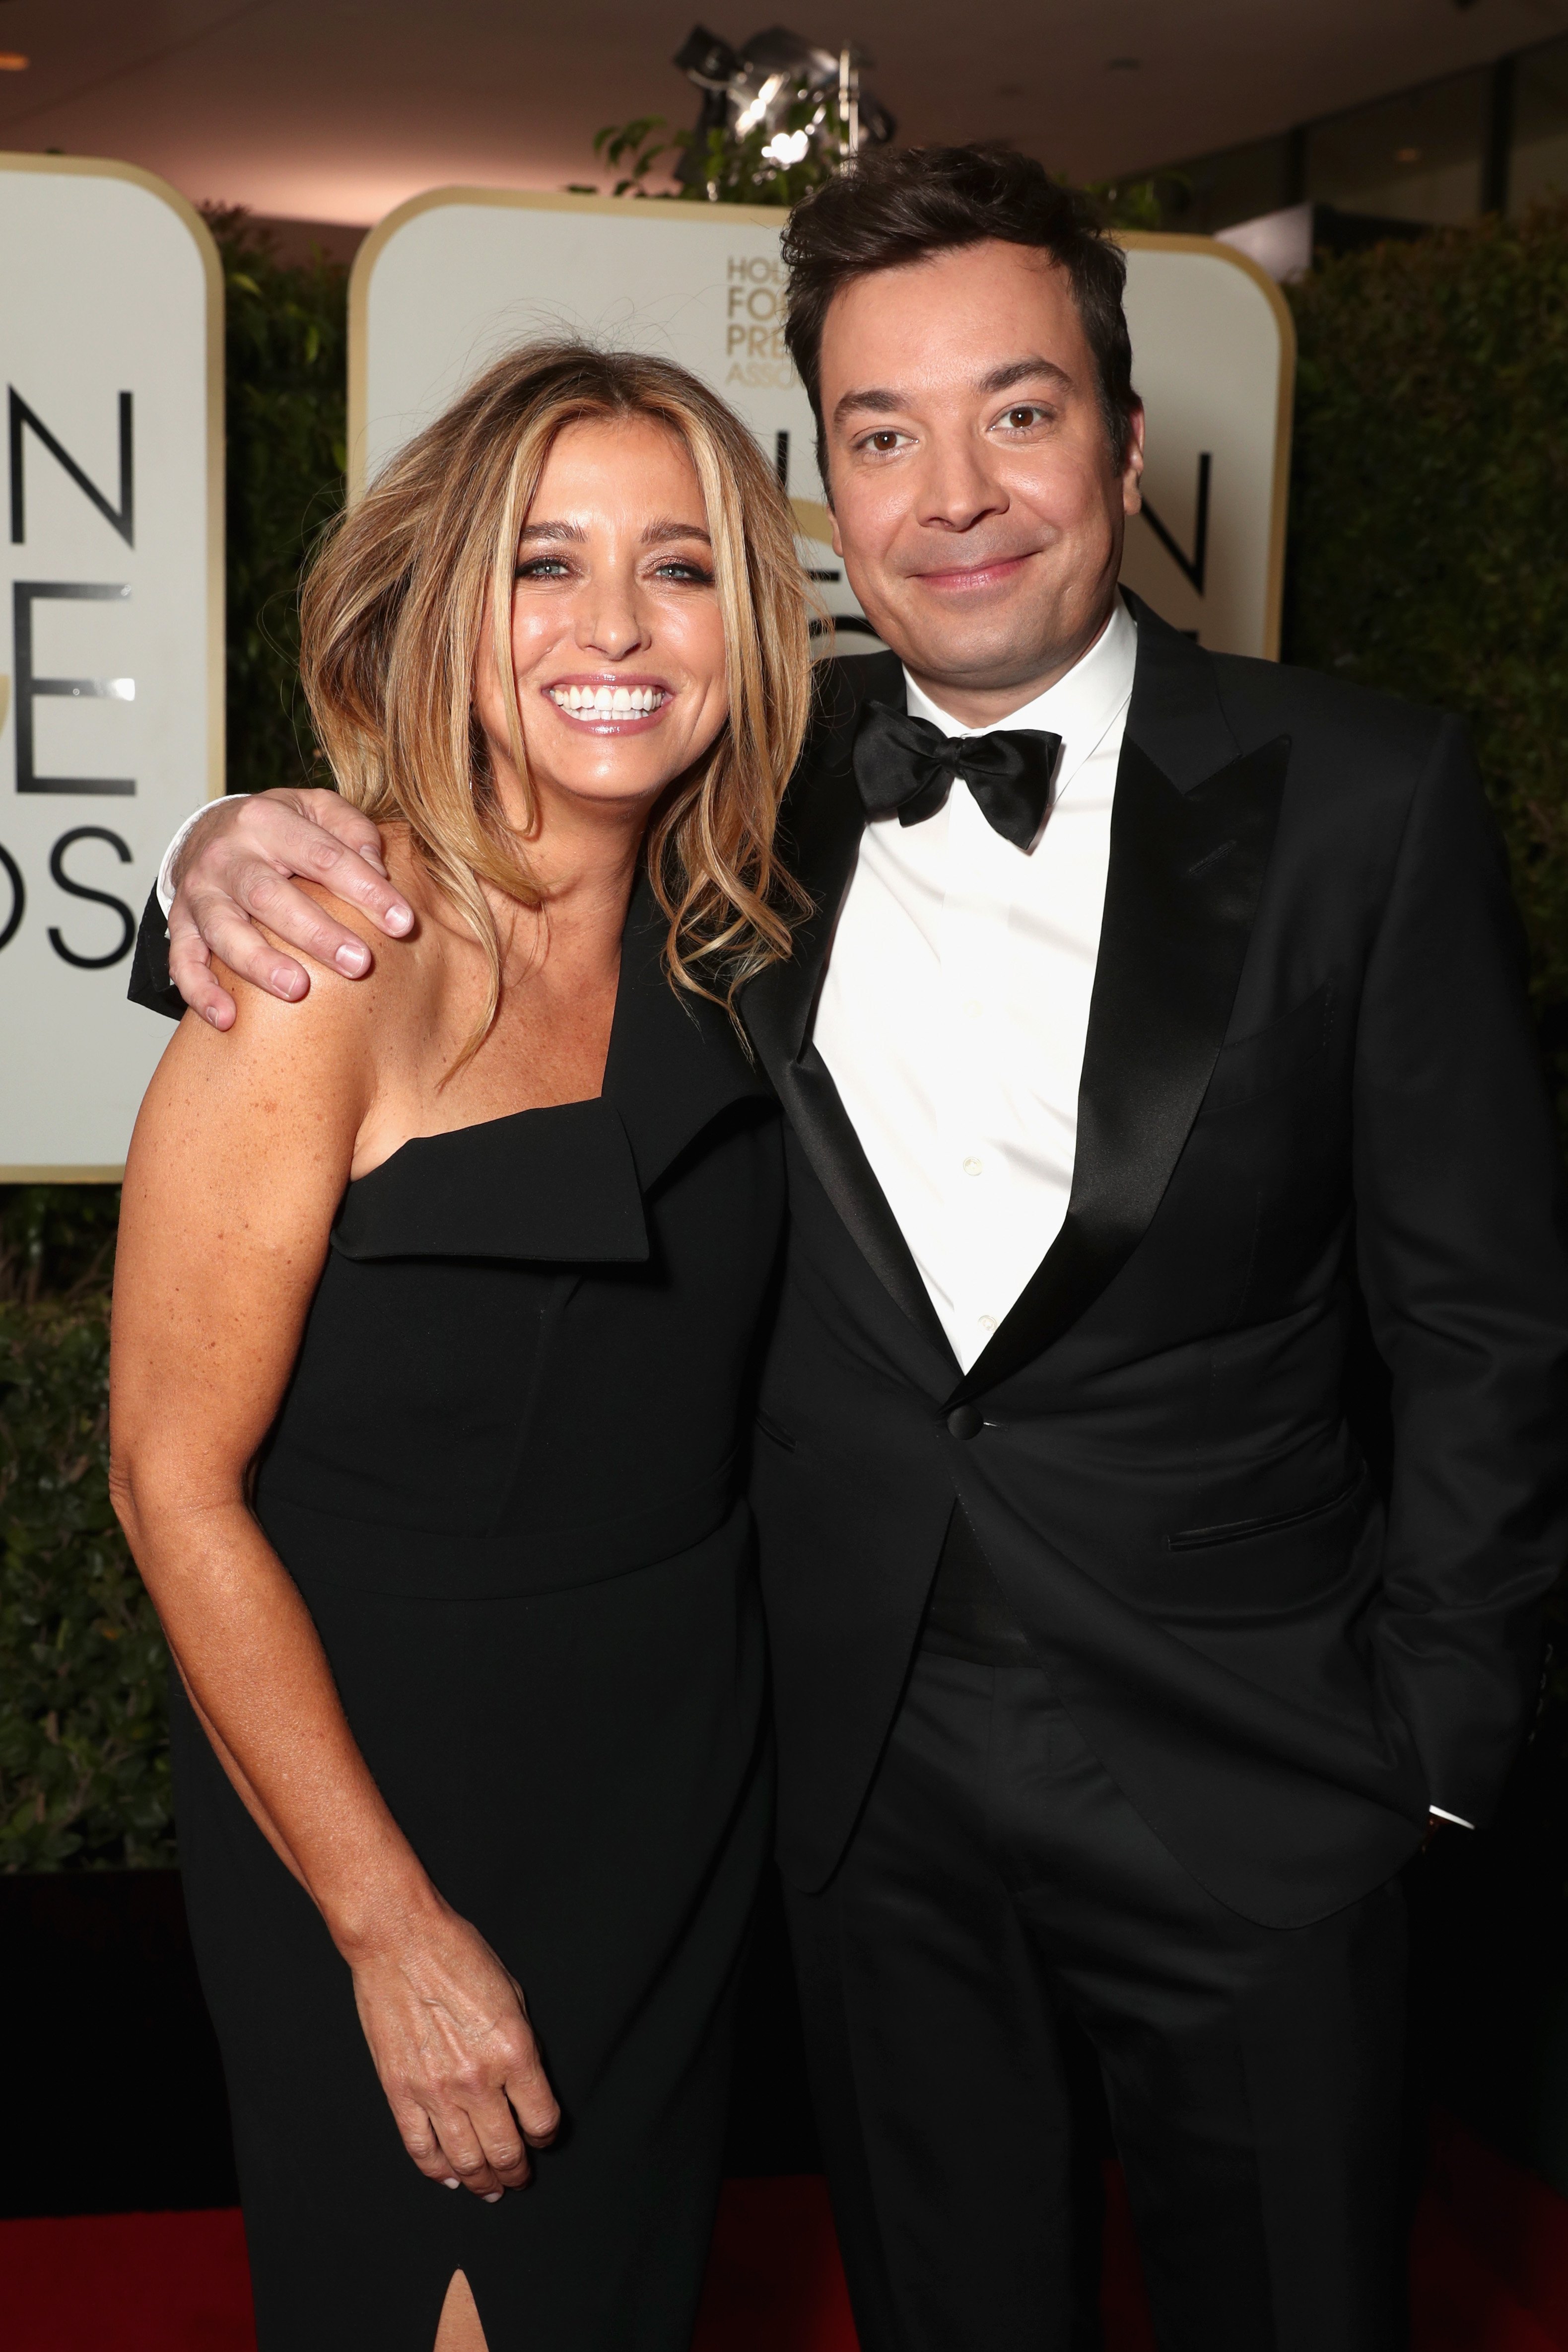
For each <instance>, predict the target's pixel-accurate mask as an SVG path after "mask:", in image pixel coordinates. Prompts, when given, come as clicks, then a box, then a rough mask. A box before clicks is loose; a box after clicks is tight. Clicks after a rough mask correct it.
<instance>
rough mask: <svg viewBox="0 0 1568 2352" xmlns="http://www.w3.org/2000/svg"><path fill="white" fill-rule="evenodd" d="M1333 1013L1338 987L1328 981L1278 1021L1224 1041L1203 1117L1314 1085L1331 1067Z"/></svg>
mask: <svg viewBox="0 0 1568 2352" xmlns="http://www.w3.org/2000/svg"><path fill="white" fill-rule="evenodd" d="M1333 1015H1334V992H1333V985H1332V983H1331V982H1328V981H1325V982H1323V984H1322V987H1321V988H1315V989H1314V990H1313V991H1312V994H1311V995H1310V996H1308V997H1303V999H1302V1000H1301V1003H1300V1004H1297V1005H1293V1006H1292V1007H1291V1011H1290V1012H1289V1013H1282V1014H1281V1017H1280V1019H1279V1020H1278V1021H1270V1023H1269V1024H1268V1026H1267V1027H1266V1028H1263V1029H1255V1030H1253V1032H1252V1034H1251V1035H1250V1036H1247V1037H1237V1038H1234V1039H1233V1040H1232V1041H1231V1043H1230V1044H1229V1045H1223V1046H1221V1048H1220V1051H1219V1058H1218V1061H1217V1062H1216V1063H1215V1066H1214V1076H1212V1077H1211V1078H1210V1080H1209V1082H1208V1091H1207V1094H1206V1095H1205V1096H1204V1097H1203V1107H1202V1111H1201V1114H1200V1116H1202V1117H1204V1118H1212V1117H1214V1116H1215V1115H1216V1114H1218V1112H1221V1111H1228V1110H1235V1109H1238V1108H1240V1106H1241V1105H1242V1104H1243V1103H1250V1102H1256V1101H1257V1100H1259V1098H1260V1097H1261V1096H1264V1095H1271V1094H1275V1093H1278V1092H1279V1091H1280V1090H1281V1088H1283V1087H1296V1088H1303V1087H1310V1086H1311V1085H1312V1083H1313V1081H1314V1080H1315V1079H1316V1078H1317V1077H1318V1076H1320V1074H1321V1073H1322V1070H1323V1068H1324V1067H1325V1066H1326V1063H1327V1060H1328V1050H1329V1044H1330V1040H1331V1039H1332V1037H1333Z"/></svg>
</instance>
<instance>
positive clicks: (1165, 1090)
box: [949, 726, 1291, 1403]
mask: <svg viewBox="0 0 1568 2352" xmlns="http://www.w3.org/2000/svg"><path fill="white" fill-rule="evenodd" d="M1290 751H1291V746H1290V739H1289V738H1288V737H1283V736H1282V737H1281V738H1280V739H1279V740H1277V741H1274V742H1272V743H1266V744H1264V745H1262V746H1261V747H1260V749H1258V750H1255V751H1248V752H1244V753H1243V754H1242V755H1241V756H1240V758H1239V759H1235V760H1232V761H1230V762H1229V764H1228V765H1227V766H1225V767H1222V768H1220V769H1218V770H1217V771H1216V772H1214V773H1213V774H1211V775H1208V776H1207V777H1205V778H1204V779H1203V780H1202V781H1201V782H1197V783H1195V784H1193V785H1191V786H1190V787H1189V788H1188V789H1187V790H1186V791H1185V792H1183V791H1179V790H1178V789H1177V787H1176V785H1175V784H1174V783H1172V782H1170V780H1169V778H1168V777H1167V776H1166V775H1165V774H1164V773H1163V772H1162V771H1161V770H1160V769H1159V768H1157V767H1156V766H1155V762H1154V761H1153V760H1152V759H1151V758H1150V757H1149V755H1148V753H1147V752H1146V751H1144V750H1143V749H1142V748H1141V747H1140V745H1139V744H1138V743H1137V742H1136V741H1134V737H1133V732H1132V729H1131V727H1130V726H1129V730H1128V734H1127V738H1126V740H1125V741H1124V744H1123V747H1122V759H1121V764H1120V767H1119V769H1118V771H1117V777H1116V798H1115V804H1114V807H1113V811H1112V817H1111V864H1110V871H1109V875H1108V877H1107V880H1106V887H1105V913H1104V919H1103V925H1102V929H1101V936H1100V958H1099V963H1098V967H1097V969H1096V971H1095V976H1094V992H1093V995H1092V999H1091V1003H1090V1012H1089V1035H1088V1040H1087V1044H1086V1046H1085V1050H1084V1056H1083V1076H1082V1083H1081V1086H1080V1089H1079V1097H1078V1148H1077V1155H1076V1158H1075V1160H1074V1163H1073V1171H1072V1192H1071V1199H1070V1201H1069V1203H1068V1209H1067V1215H1066V1218H1065V1220H1064V1222H1063V1223H1062V1228H1061V1234H1059V1235H1058V1237H1057V1239H1056V1241H1055V1242H1054V1243H1053V1244H1052V1245H1051V1249H1050V1250H1049V1251H1048V1252H1047V1254H1046V1255H1045V1257H1044V1258H1043V1259H1042V1260H1041V1261H1040V1265H1039V1267H1038V1268H1037V1269H1036V1271H1035V1273H1034V1274H1033V1276H1031V1277H1030V1281H1029V1283H1028V1285H1027V1286H1026V1287H1025V1289H1024V1291H1023V1293H1022V1296H1021V1297H1019V1300H1018V1303H1017V1305H1016V1306H1015V1307H1013V1309H1012V1311H1011V1313H1010V1314H1009V1316H1008V1317H1007V1318H1005V1320H1004V1321H1003V1323H1002V1326H1001V1328H1000V1329H999V1330H998V1332H997V1334H996V1336H995V1338H994V1339H992V1340H991V1342H990V1344H989V1345H988V1347H987V1349H986V1350H985V1352H984V1354H983V1355H981V1356H980V1357H979V1359H978V1360H977V1362H976V1363H975V1364H974V1365H973V1366H972V1367H971V1369H970V1370H969V1371H968V1373H967V1375H966V1377H965V1379H964V1381H963V1382H962V1383H961V1385H960V1387H959V1388H958V1389H957V1390H956V1391H955V1394H954V1396H953V1397H952V1398H951V1399H949V1402H950V1403H953V1402H959V1401H960V1400H962V1399H965V1398H967V1397H970V1396H975V1395H978V1394H980V1393H981V1392H983V1391H986V1390H988V1389H991V1388H994V1387H995V1386H996V1384H997V1383H998V1381H1003V1380H1006V1379H1007V1378H1008V1376H1009V1374H1010V1373H1012V1372H1016V1371H1018V1370H1021V1368H1022V1367H1023V1366H1024V1365H1025V1364H1027V1363H1029V1362H1030V1361H1031V1360H1033V1358H1034V1357H1036V1356H1038V1355H1039V1354H1040V1351H1041V1350H1042V1349H1045V1348H1047V1347H1049V1346H1050V1345H1051V1341H1052V1340H1053V1339H1058V1338H1059V1337H1060V1336H1061V1333H1062V1332H1063V1331H1065V1330H1066V1329H1067V1328H1069V1327H1070V1325H1071V1324H1072V1323H1074V1322H1075V1321H1076V1320H1077V1318H1079V1317H1080V1316H1081V1315H1082V1313H1083V1311H1084V1309H1085V1308H1086V1307H1089V1306H1091V1305H1092V1302H1093V1301H1094V1300H1095V1299H1096V1298H1097V1297H1099V1296H1100V1293H1101V1292H1102V1291H1103V1289H1104V1288H1105V1286H1106V1285H1107V1284H1108V1283H1109V1282H1110V1281H1111V1279H1112V1277H1113V1276H1114V1275H1115V1274H1116V1273H1118V1272H1119V1270H1120V1269H1121V1267H1122V1266H1123V1265H1124V1264H1125V1263H1126V1261H1127V1259H1128V1258H1129V1257H1130V1256H1131V1255H1132V1253H1133V1251H1134V1248H1135V1247H1136V1246H1137V1244H1138V1243H1139V1242H1140V1241H1141V1240H1142V1238H1143V1236H1144V1234H1145V1232H1146V1231H1147V1229H1148V1226H1149V1223H1150V1221H1151V1219H1152V1218H1153V1216H1154V1213H1155V1210H1156V1209H1157V1208H1158V1207H1159V1204H1160V1200H1161V1196H1162V1195H1163V1193H1164V1192H1165V1189H1166V1185H1167V1184H1168V1183H1169V1181H1170V1179H1171V1175H1172V1172H1173V1171H1174V1170H1175V1167H1176V1161H1177V1160H1178V1159H1179V1158H1180V1157H1181V1152H1182V1148H1183V1146H1184V1145H1185V1143H1186V1139H1187V1135H1188V1132H1189V1130H1190V1129H1191V1127H1192V1123H1193V1120H1194V1119H1195V1118H1197V1110H1198V1106H1199V1104H1200V1103H1201V1102H1202V1100H1203V1096H1204V1090H1205V1088H1206V1087H1207V1085H1208V1081H1209V1078H1210V1076H1212V1074H1213V1070H1214V1065H1215V1062H1216V1060H1217V1058H1218V1054H1219V1048H1220V1045H1222V1044H1223V1042H1224V1038H1225V1031H1226V1027H1227V1025H1228V1022H1229V1019H1230V1012H1231V1007H1232V1005H1233V1003H1235V998H1236V989H1237V984H1238V982H1239V980H1240V977H1241V965H1242V960H1243V958H1244V957H1245V955H1246V952H1247V943H1248V940H1249V937H1250V936H1251V930H1252V924H1253V919H1254V917H1255V916H1256V913H1257V909H1258V900H1259V898H1260V893H1261V891H1262V887H1263V877H1264V873H1265V870H1266V868H1267V866H1268V862H1269V853H1270V849H1271V847H1272V845H1273V840H1274V827H1275V824H1276V821H1277V819H1278V815H1279V809H1280V795H1281V788H1282V786H1283V784H1284V780H1285V769H1286V766H1287V764H1288V761H1289V759H1290Z"/></svg>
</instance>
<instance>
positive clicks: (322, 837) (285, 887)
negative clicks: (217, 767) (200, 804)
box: [169, 788, 413, 1029]
mask: <svg viewBox="0 0 1568 2352" xmlns="http://www.w3.org/2000/svg"><path fill="white" fill-rule="evenodd" d="M297 875H298V876H299V877H303V878H304V879H306V880H308V881H311V882H318V883H319V884H321V886H322V887H324V888H325V889H328V890H329V891H331V893H332V895H333V896H334V898H341V899H342V900H343V901H344V903H345V905H348V906H350V907H358V908H361V911H362V912H363V913H364V914H366V915H367V916H368V917H369V918H370V919H371V921H372V922H373V923H375V924H376V925H377V926H378V927H379V928H380V929H382V930H383V931H384V932H385V933H386V934H387V936H388V937H389V938H390V939H394V940H395V939H402V938H404V937H405V936H406V935H407V933H408V932H409V931H410V930H411V929H413V910H412V909H411V908H410V907H409V904H408V901H407V900H406V899H405V898H402V897H400V895H399V893H398V892H397V891H396V890H394V889H393V887H392V884H391V883H390V882H389V881H388V879H387V874H386V866H385V865H384V863H383V861H382V847H381V835H380V834H379V833H378V832H377V831H376V828H375V826H374V825H373V824H371V820H370V818H369V817H367V816H362V815H361V814H360V812H359V810H358V809H355V808H350V805H349V803H348V802H347V801H345V800H342V799H340V796H339V795H338V793H329V792H317V791H312V790H307V789H303V788H302V789H300V790H298V791H286V792H270V793H236V794H235V795H234V796H232V797H231V798H229V799H226V800H221V801H217V802H214V804H213V806H212V807H211V808H210V809H207V810H205V811H204V813H203V815H202V817H201V819H200V821H199V823H198V824H195V825H193V827H192V830H191V832H190V834H189V835H188V836H187V837H186V839H185V841H184V842H183V845H182V846H181V850H180V855H179V857H178V859H177V861H176V865H175V869H174V876H173V879H174V883H175V893H174V903H173V906H172V908H170V911H169V977H170V978H171V980H172V982H173V983H174V985H175V987H176V988H177V989H178V990H179V992H180V993H181V995H182V996H183V998H184V1000H185V1002H186V1003H187V1004H188V1005H189V1006H190V1007H191V1009H192V1011H193V1013H200V1014H201V1015H202V1018H203V1019H204V1021H210V1022H211V1023H212V1024H213V1027H214V1029H227V1028H229V1027H231V1026H232V1024H233V1022H234V1018H235V1001H234V998H233V997H232V996H231V995H230V994H229V993H228V992H227V990H226V989H225V988H223V987H222V986H220V984H219V982H218V981H217V979H216V977H215V976H214V972H213V969H212V960H213V958H214V956H219V957H221V958H222V960H223V961H224V962H225V964H227V965H228V967H229V969H230V970H231V971H235V972H237V973H238V974H239V976H240V978H241V979H242V980H248V981H249V982H251V983H252V984H253V986H255V987H256V988H259V989H263V990H265V991H266V992H267V995H269V996H277V997H281V998H283V999H284V1001H285V1002H286V1003H295V1002H297V1001H298V999H299V998H300V997H302V996H304V995H305V994H306V993H307V992H308V989H309V986H310V978H309V974H308V971H306V970H305V968H304V967H303V965H301V964H298V963H296V962H295V961H293V959H292V958H291V957H289V956H287V955H285V954H282V953H280V952H279V950H278V949H277V947H276V946H275V945H274V944H273V942H272V940H269V939H268V938H267V937H266V935H265V934H264V933H263V932H262V931H261V930H259V929H257V928H256V926H257V924H258V923H265V924H266V925H267V930H268V931H271V932H274V933H276V935H277V938H278V939H279V940H282V941H283V942H284V943H285V945H286V946H287V947H291V948H297V949H298V951H299V953H300V954H301V955H303V956H308V958H310V959H311V961H314V962H316V963H319V964H322V965H325V966H327V967H328V968H329V969H330V970H331V971H336V972H339V973H340V974H341V975H342V977H343V978H344V979H345V980H361V979H363V977H364V975H365V973H366V972H368V971H370V969H371V963H372V961H373V958H372V956H371V950H370V949H369V948H368V947H367V946H366V945H365V942H364V941H363V940H361V939H360V938H358V937H357V936H356V934H355V933H354V932H353V931H351V930H350V929H347V927H346V926H345V925H344V924H342V923H340V922H338V921H336V920H335V919H334V918H333V917H332V916H331V915H330V914H329V913H328V912H327V910H326V908H323V907H322V906H320V905H319V903H318V902H317V900H316V899H315V898H312V897H311V896H310V895H309V894H308V892H306V891H304V890H300V889H297V888H296V887H295V884H294V878H293V877H295V876H297Z"/></svg>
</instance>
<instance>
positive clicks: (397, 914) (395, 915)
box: [386, 907, 413, 940]
mask: <svg viewBox="0 0 1568 2352" xmlns="http://www.w3.org/2000/svg"><path fill="white" fill-rule="evenodd" d="M386 925H387V929H388V930H389V931H391V932H392V933H393V934H394V936H395V937H396V938H398V939H400V940H401V939H402V935H403V933H404V932H405V931H412V930H413V916H412V915H411V914H410V913H409V911H408V908H406V907H389V908H387V912H386Z"/></svg>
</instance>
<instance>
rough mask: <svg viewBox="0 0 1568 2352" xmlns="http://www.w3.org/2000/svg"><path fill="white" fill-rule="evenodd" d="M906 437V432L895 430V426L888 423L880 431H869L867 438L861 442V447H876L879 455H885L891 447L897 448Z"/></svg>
mask: <svg viewBox="0 0 1568 2352" xmlns="http://www.w3.org/2000/svg"><path fill="white" fill-rule="evenodd" d="M904 438H905V436H904V434H902V433H896V432H894V428H893V426H892V425H884V426H883V428H882V430H881V431H880V432H877V433H868V434H867V435H866V436H865V439H864V440H863V441H862V443H861V447H862V449H874V450H875V451H876V453H877V455H878V457H885V455H886V454H887V452H888V451H889V450H890V449H896V448H897V446H898V445H899V443H900V442H901V441H902V440H904Z"/></svg>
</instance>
